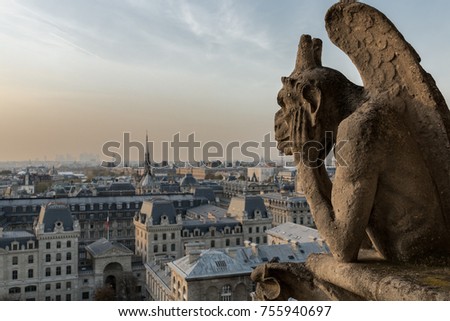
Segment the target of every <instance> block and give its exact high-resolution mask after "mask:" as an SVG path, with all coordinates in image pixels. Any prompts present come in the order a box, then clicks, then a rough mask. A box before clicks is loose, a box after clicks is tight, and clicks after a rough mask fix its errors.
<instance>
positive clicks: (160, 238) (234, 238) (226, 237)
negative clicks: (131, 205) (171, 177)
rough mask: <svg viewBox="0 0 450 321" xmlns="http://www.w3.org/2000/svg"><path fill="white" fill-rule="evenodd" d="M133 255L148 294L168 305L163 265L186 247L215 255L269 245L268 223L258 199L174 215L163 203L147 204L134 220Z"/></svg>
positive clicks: (183, 251) (164, 201)
mask: <svg viewBox="0 0 450 321" xmlns="http://www.w3.org/2000/svg"><path fill="white" fill-rule="evenodd" d="M134 225H135V228H136V245H135V248H136V254H137V255H139V256H140V257H141V258H142V260H143V262H144V263H145V267H146V274H147V275H146V278H147V281H146V282H147V289H148V291H149V293H153V298H154V299H167V298H170V297H171V294H169V293H168V288H167V286H166V285H165V284H166V283H165V282H163V281H161V280H162V279H164V278H167V275H168V273H169V271H168V270H167V263H168V262H172V261H174V260H177V259H180V258H182V257H183V256H184V255H185V254H186V253H187V252H189V248H190V244H197V245H198V244H202V246H203V247H204V248H210V249H216V248H225V247H236V246H243V245H244V244H245V242H247V243H249V244H250V243H259V244H264V243H267V235H266V234H265V231H266V230H268V229H270V228H271V227H272V217H271V215H270V212H269V211H267V209H266V207H265V205H264V202H263V200H262V198H261V197H259V196H246V197H242V198H237V197H236V198H233V199H232V200H231V202H230V206H229V208H228V210H226V209H222V208H220V207H217V206H214V205H201V206H198V207H194V208H192V209H190V210H188V211H187V212H186V215H185V217H184V218H183V217H182V215H181V214H177V213H176V211H175V208H174V206H173V203H171V202H169V201H167V200H164V199H157V198H155V199H152V200H148V201H145V202H144V204H143V205H142V208H141V211H140V212H139V214H138V215H137V216H136V217H135V220H134Z"/></svg>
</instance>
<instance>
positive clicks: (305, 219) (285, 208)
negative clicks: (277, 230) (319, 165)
mask: <svg viewBox="0 0 450 321" xmlns="http://www.w3.org/2000/svg"><path fill="white" fill-rule="evenodd" d="M262 198H263V199H264V204H265V205H266V207H267V209H268V210H269V211H271V213H272V216H273V225H274V226H278V225H281V224H284V223H287V222H291V223H294V224H300V225H305V226H308V227H313V228H314V227H315V224H314V220H313V217H312V215H311V210H310V208H309V205H308V202H307V201H306V197H305V196H303V195H301V194H294V195H290V196H284V195H281V194H279V193H270V194H265V195H262Z"/></svg>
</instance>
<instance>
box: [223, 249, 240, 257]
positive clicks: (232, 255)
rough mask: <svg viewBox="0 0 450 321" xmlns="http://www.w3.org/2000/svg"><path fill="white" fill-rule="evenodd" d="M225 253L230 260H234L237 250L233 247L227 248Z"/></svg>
mask: <svg viewBox="0 0 450 321" xmlns="http://www.w3.org/2000/svg"><path fill="white" fill-rule="evenodd" d="M225 252H226V253H227V254H228V256H229V257H231V258H233V259H234V258H236V254H237V248H235V247H228V248H226V249H225Z"/></svg>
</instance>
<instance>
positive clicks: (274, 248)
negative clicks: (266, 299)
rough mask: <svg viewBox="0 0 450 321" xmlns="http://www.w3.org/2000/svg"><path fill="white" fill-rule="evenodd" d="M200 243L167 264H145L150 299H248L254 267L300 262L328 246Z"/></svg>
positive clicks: (188, 248)
mask: <svg viewBox="0 0 450 321" xmlns="http://www.w3.org/2000/svg"><path fill="white" fill-rule="evenodd" d="M204 246H205V244H203V243H189V244H188V245H187V251H186V252H187V254H186V255H185V256H184V257H182V258H180V259H178V260H175V261H173V262H169V263H167V264H156V263H155V262H152V263H148V264H146V270H147V275H148V276H147V285H148V290H149V295H150V298H152V299H153V300H157V301H160V300H165V301H167V300H174V301H248V300H251V299H252V298H251V293H252V292H253V291H254V287H255V285H254V284H253V282H252V280H251V279H250V274H251V272H252V271H253V269H254V268H255V267H256V266H258V265H260V264H263V263H265V262H269V261H272V260H276V261H277V262H291V263H302V262H305V261H306V258H307V257H308V255H309V254H311V253H322V252H324V253H327V252H328V249H327V248H324V247H321V246H320V245H319V244H316V246H314V245H311V246H303V244H278V245H257V244H254V243H250V242H248V241H247V242H245V246H243V247H230V248H226V249H207V250H205V249H204Z"/></svg>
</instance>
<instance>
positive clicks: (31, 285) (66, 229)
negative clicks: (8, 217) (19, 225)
mask: <svg viewBox="0 0 450 321" xmlns="http://www.w3.org/2000/svg"><path fill="white" fill-rule="evenodd" d="M79 235H80V226H79V224H78V221H76V220H74V219H73V218H72V214H71V213H70V211H69V209H68V208H67V206H66V205H64V204H60V203H49V204H47V205H45V206H43V207H42V208H41V211H40V213H39V216H38V218H37V220H36V222H35V224H34V234H32V233H30V232H26V231H11V232H8V231H7V232H5V231H2V233H1V235H0V236H1V237H0V245H1V249H0V253H1V254H0V265H1V266H2V275H1V281H0V282H1V283H2V285H3V286H2V287H1V288H0V297H5V298H7V299H15V300H41V301H43V300H46V301H53V300H55V301H71V300H76V299H77V298H78V292H77V291H78V237H79ZM2 290H3V293H1V291H2Z"/></svg>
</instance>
